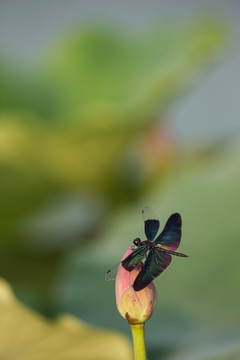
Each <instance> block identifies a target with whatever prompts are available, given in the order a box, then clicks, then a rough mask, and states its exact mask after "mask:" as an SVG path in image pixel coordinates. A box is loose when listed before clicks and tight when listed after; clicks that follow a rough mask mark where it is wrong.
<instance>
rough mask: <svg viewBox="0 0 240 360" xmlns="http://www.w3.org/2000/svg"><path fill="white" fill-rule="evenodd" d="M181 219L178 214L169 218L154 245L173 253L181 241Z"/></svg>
mask: <svg viewBox="0 0 240 360" xmlns="http://www.w3.org/2000/svg"><path fill="white" fill-rule="evenodd" d="M181 228H182V219H181V216H180V214H178V213H176V214H173V215H171V216H170V217H169V219H168V221H167V223H166V225H165V227H164V229H163V231H162V232H161V234H160V235H159V236H158V237H157V238H156V239H155V240H154V242H155V243H156V244H160V245H162V246H164V247H165V248H167V249H168V250H172V251H175V250H176V249H177V248H178V246H179V244H180V240H181V235H182V230H181Z"/></svg>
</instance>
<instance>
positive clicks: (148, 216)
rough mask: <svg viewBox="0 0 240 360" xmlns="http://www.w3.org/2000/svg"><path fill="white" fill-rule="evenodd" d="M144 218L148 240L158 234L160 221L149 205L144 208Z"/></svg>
mask: <svg viewBox="0 0 240 360" xmlns="http://www.w3.org/2000/svg"><path fill="white" fill-rule="evenodd" d="M142 214H143V220H144V225H145V234H146V237H147V239H148V240H150V241H152V240H154V238H155V236H156V235H157V232H158V229H159V226H160V222H159V220H157V219H156V216H155V215H154V213H153V212H152V211H151V210H150V208H149V207H145V208H143V210H142Z"/></svg>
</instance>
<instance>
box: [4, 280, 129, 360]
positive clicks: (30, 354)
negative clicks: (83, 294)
mask: <svg viewBox="0 0 240 360" xmlns="http://www.w3.org/2000/svg"><path fill="white" fill-rule="evenodd" d="M0 319H1V320H0V332H1V341H0V357H1V358H8V359H9V360H15V359H18V360H23V359H24V360H32V359H38V360H49V359H52V360H54V359H66V360H71V359H84V360H88V359H89V360H91V359H92V360H96V359H103V360H105V359H109V360H114V359H116V360H126V359H129V360H130V359H132V348H131V345H130V342H129V341H128V340H127V339H126V338H125V337H124V336H123V335H120V334H118V333H113V332H109V331H106V330H101V329H100V328H94V327H92V326H88V325H87V324H85V323H83V322H81V321H79V320H77V319H76V318H74V317H72V316H70V315H63V316H61V317H60V318H59V319H58V320H57V321H55V322H50V321H48V320H46V319H45V318H44V317H42V316H40V315H38V314H37V313H35V312H33V311H32V310H30V309H28V308H26V307H25V306H23V305H22V304H20V303H19V302H18V301H17V300H16V299H15V297H14V295H13V293H12V290H11V288H10V287H9V285H8V284H7V283H6V282H5V281H4V280H3V279H0Z"/></svg>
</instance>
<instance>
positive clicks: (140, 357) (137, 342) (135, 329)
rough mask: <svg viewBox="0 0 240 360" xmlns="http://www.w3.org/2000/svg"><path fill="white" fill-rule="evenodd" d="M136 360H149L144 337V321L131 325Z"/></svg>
mask: <svg viewBox="0 0 240 360" xmlns="http://www.w3.org/2000/svg"><path fill="white" fill-rule="evenodd" d="M131 330H132V337H133V349H134V359H135V360H147V355H146V349H145V338H144V323H143V324H138V325H131Z"/></svg>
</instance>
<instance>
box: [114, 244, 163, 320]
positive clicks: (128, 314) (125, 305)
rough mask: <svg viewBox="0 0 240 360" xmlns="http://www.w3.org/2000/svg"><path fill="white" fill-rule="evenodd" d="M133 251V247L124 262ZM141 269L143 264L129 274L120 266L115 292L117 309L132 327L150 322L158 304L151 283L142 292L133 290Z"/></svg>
mask: <svg viewBox="0 0 240 360" xmlns="http://www.w3.org/2000/svg"><path fill="white" fill-rule="evenodd" d="M132 251H133V250H132V247H130V248H129V249H128V250H127V251H126V253H125V254H124V256H123V258H122V260H123V259H125V258H126V257H127V256H128V255H129V254H131V252H132ZM141 268H142V264H140V265H138V266H137V267H136V268H135V269H134V270H132V271H131V272H129V271H127V270H125V269H124V268H123V267H122V265H121V264H120V265H119V268H118V272H117V277H116V284H115V292H116V303H117V308H118V311H119V313H120V314H121V315H122V316H123V317H124V318H125V319H126V320H127V321H128V322H129V324H131V325H137V324H142V323H144V322H145V321H146V320H148V319H149V318H150V316H151V315H152V312H153V310H154V308H155V306H156V303H157V292H156V288H155V286H154V284H153V283H150V284H149V285H148V286H146V287H145V288H144V289H143V290H140V291H135V290H134V288H133V283H134V280H135V279H136V277H137V275H138V273H139V271H140V270H141Z"/></svg>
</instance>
